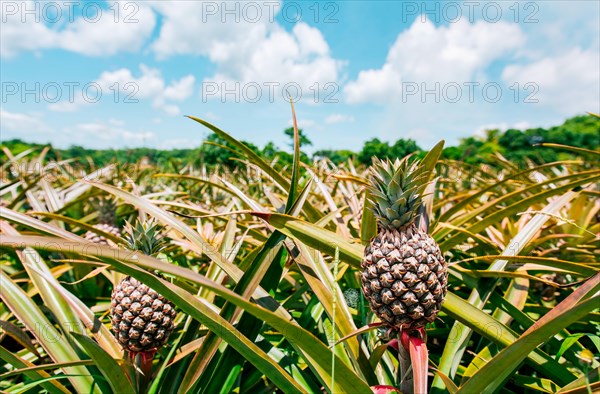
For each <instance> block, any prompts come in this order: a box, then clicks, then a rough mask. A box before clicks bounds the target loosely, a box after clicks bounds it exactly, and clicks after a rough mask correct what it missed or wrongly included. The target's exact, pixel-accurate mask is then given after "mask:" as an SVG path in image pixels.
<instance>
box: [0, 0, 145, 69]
mask: <svg viewBox="0 0 600 394" xmlns="http://www.w3.org/2000/svg"><path fill="white" fill-rule="evenodd" d="M0 8H1V13H2V15H1V17H2V40H0V49H1V52H2V57H13V56H15V55H17V54H18V53H19V52H22V51H39V50H44V49H63V50H66V51H71V52H75V53H79V54H83V55H89V56H104V55H114V54H116V53H119V52H137V51H138V50H140V49H141V48H142V47H143V44H144V43H145V42H146V40H147V39H148V38H149V37H150V35H151V34H152V31H153V29H154V26H155V24H156V16H155V14H154V13H153V12H152V10H151V9H150V8H148V7H147V6H145V5H144V4H143V3H140V2H137V3H133V2H118V1H111V2H108V9H101V10H100V11H99V12H98V11H97V10H98V9H99V8H97V7H95V6H94V7H89V6H84V7H80V8H72V7H70V6H69V5H68V2H48V3H44V2H38V1H35V2H34V1H22V2H21V1H20V2H2V7H0ZM28 11H30V12H29V13H28Z"/></svg>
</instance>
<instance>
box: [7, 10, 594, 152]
mask: <svg viewBox="0 0 600 394" xmlns="http://www.w3.org/2000/svg"><path fill="white" fill-rule="evenodd" d="M599 4H600V2H597V1H593V0H592V1H540V2H533V1H521V2H517V1H486V2H483V1H474V2H473V1H471V2H464V3H463V2H431V1H428V2H424V1H415V2H413V1H345V2H333V1H322V2H315V1H295V2H277V1H269V0H266V1H246V2H241V3H234V2H227V3H224V2H221V1H216V2H215V1H204V2H200V1H180V2H178V1H173V2H150V1H144V2H134V1H122V2H118V3H115V2H87V1H86V2H83V1H77V0H73V1H71V2H70V3H69V2H65V1H62V0H61V1H46V2H31V1H9V0H2V1H1V2H0V5H1V9H0V12H1V21H2V32H1V33H2V34H1V36H0V37H1V42H0V43H1V47H0V48H1V58H0V62H1V69H2V70H1V79H2V101H1V105H2V108H1V113H0V131H1V133H2V139H10V138H21V139H24V140H28V141H36V142H52V143H53V144H54V145H56V146H59V147H66V146H69V145H72V144H76V145H83V146H86V147H93V148H109V147H111V148H117V147H137V146H148V147H157V148H188V147H194V146H197V145H199V144H200V143H201V141H202V139H203V138H205V137H206V135H207V133H208V132H207V130H206V129H203V128H202V127H201V126H200V125H197V124H196V123H194V122H192V121H190V120H188V119H186V118H184V117H183V115H195V116H198V117H201V118H204V119H206V120H208V121H210V122H212V123H214V124H215V125H217V126H218V127H220V128H222V129H224V130H226V131H228V132H230V133H231V134H233V135H234V136H236V137H238V138H241V139H245V140H249V141H252V142H253V143H254V144H256V145H259V146H263V145H264V144H265V143H267V142H268V141H274V142H275V143H276V144H277V145H278V146H280V147H282V148H285V147H287V140H286V137H285V136H284V135H283V133H282V130H283V129H285V128H286V127H289V125H290V124H291V120H290V117H291V112H290V108H289V104H288V103H287V102H286V100H285V97H286V96H287V95H286V91H287V94H291V95H292V96H293V97H294V98H295V99H296V110H297V114H298V119H299V125H300V127H301V128H303V129H304V130H305V132H306V134H307V135H308V136H309V138H311V139H312V141H313V143H314V146H313V147H312V148H311V150H315V149H329V148H332V149H354V150H357V149H360V147H361V146H362V144H363V143H364V141H366V140H368V139H371V138H374V137H378V138H380V139H383V140H388V141H395V140H396V139H398V138H413V139H415V140H416V141H417V142H418V143H419V144H420V145H421V146H422V147H424V148H428V147H431V146H432V145H433V144H434V143H435V142H437V141H438V140H440V139H446V140H447V141H448V143H449V144H455V143H457V142H458V140H459V139H460V138H462V137H467V136H471V135H474V134H478V133H481V132H482V131H483V130H485V129H486V128H500V129H506V128H509V127H518V128H526V127H537V126H542V127H544V126H551V125H555V124H558V123H560V122H562V121H563V120H564V119H565V118H567V117H570V116H573V115H576V114H581V113H584V112H586V111H590V112H600V71H599V70H600V39H599V37H600V27H599V26H600V5H599ZM284 88H286V89H287V90H286V91H284ZM300 94H301V96H300Z"/></svg>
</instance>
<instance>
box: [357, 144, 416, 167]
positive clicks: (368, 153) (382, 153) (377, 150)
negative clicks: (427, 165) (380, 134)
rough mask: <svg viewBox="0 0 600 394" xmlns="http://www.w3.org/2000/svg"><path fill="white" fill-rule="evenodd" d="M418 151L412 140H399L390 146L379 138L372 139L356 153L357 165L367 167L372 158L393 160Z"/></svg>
mask: <svg viewBox="0 0 600 394" xmlns="http://www.w3.org/2000/svg"><path fill="white" fill-rule="evenodd" d="M420 150H421V148H420V147H419V146H418V145H417V143H416V142H415V141H414V140H412V139H404V138H400V139H399V140H398V141H396V142H395V143H394V145H392V146H390V144H389V143H387V142H383V141H381V140H379V138H373V139H372V140H369V141H367V142H365V145H364V146H363V148H362V150H361V151H360V152H359V153H358V161H359V163H362V164H365V165H369V164H371V161H372V158H373V157H377V158H379V159H385V158H389V159H391V160H393V159H396V158H402V157H405V156H407V155H409V154H411V153H415V152H419V151H420Z"/></svg>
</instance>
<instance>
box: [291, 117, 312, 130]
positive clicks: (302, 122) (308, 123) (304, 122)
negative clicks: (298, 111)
mask: <svg viewBox="0 0 600 394" xmlns="http://www.w3.org/2000/svg"><path fill="white" fill-rule="evenodd" d="M296 121H297V122H298V128H299V129H303V128H306V127H313V126H314V125H315V124H316V123H315V121H314V120H312V119H297V120H296ZM288 124H289V125H290V126H293V125H294V122H293V121H292V120H290V121H289V123H288Z"/></svg>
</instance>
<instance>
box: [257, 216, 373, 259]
mask: <svg viewBox="0 0 600 394" xmlns="http://www.w3.org/2000/svg"><path fill="white" fill-rule="evenodd" d="M252 215H254V216H257V217H259V218H261V219H263V220H265V221H266V222H267V223H269V224H270V225H271V226H273V227H275V228H276V229H277V230H279V231H281V232H282V233H284V234H285V235H287V236H288V237H292V238H295V239H298V240H300V241H302V242H303V243H305V244H306V245H308V246H310V247H312V248H315V249H317V250H320V251H323V252H325V253H327V254H329V255H330V256H333V255H335V249H336V247H337V248H339V253H340V259H341V260H342V261H345V262H347V263H348V264H350V265H352V266H353V267H355V268H358V267H360V263H361V261H362V258H363V246H362V245H360V244H359V243H351V242H348V241H346V240H345V239H343V238H340V236H338V235H337V234H336V233H334V232H332V231H329V230H325V229H324V228H321V227H319V226H316V225H314V224H312V223H308V222H305V221H303V220H300V219H297V218H295V217H292V216H288V215H282V214H278V213H264V212H252Z"/></svg>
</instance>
